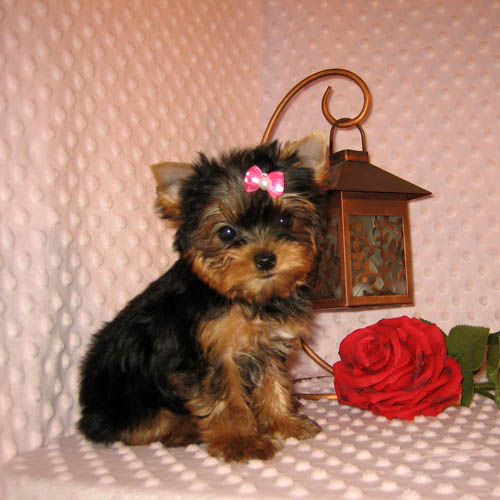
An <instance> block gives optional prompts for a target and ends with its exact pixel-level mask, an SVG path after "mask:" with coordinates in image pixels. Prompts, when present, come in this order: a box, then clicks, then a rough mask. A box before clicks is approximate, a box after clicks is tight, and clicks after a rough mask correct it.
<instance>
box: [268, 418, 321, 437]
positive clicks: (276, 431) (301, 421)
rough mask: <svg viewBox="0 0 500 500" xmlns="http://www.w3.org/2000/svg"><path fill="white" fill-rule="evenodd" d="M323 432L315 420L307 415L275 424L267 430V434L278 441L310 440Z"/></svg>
mask: <svg viewBox="0 0 500 500" xmlns="http://www.w3.org/2000/svg"><path fill="white" fill-rule="evenodd" d="M318 432H321V426H320V425H318V424H317V423H316V422H315V421H314V420H311V419H310V418H308V417H306V416H305V415H294V416H293V417H290V418H287V419H286V420H281V421H279V422H275V424H274V425H273V426H272V427H270V428H269V429H267V433H268V434H270V435H272V436H273V437H276V438H278V439H286V438H291V437H294V438H296V439H310V438H313V437H314V436H316V434H318Z"/></svg>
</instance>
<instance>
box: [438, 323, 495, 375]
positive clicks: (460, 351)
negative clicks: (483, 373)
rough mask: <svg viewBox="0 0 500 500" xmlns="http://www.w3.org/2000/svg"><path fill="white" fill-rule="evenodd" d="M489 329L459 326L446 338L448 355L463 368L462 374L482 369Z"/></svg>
mask: <svg viewBox="0 0 500 500" xmlns="http://www.w3.org/2000/svg"><path fill="white" fill-rule="evenodd" d="M489 333H490V329H489V328H484V327H481V326H468V325H458V326H455V327H453V328H452V329H451V330H450V333H449V335H448V336H447V337H446V346H447V348H448V354H449V355H450V356H452V357H453V358H455V359H456V360H457V361H458V362H459V363H460V365H461V366H462V372H466V371H470V372H476V371H478V370H479V369H480V368H481V365H482V363H483V360H484V354H485V352H486V344H487V342H488V335H489Z"/></svg>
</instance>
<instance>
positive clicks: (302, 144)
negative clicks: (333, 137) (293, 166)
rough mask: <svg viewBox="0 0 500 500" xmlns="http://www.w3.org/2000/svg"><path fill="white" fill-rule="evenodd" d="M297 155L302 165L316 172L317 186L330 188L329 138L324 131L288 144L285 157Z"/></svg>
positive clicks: (284, 150)
mask: <svg viewBox="0 0 500 500" xmlns="http://www.w3.org/2000/svg"><path fill="white" fill-rule="evenodd" d="M293 153H296V154H297V156H298V157H299V162H300V165H303V166H305V167H309V168H312V169H313V170H314V180H315V182H316V184H318V185H320V186H322V187H323V188H325V189H326V188H328V179H329V167H330V166H329V161H328V138H327V135H326V132H325V131H324V130H317V131H315V132H312V133H311V134H309V135H306V136H305V137H303V138H302V139H300V140H298V141H294V142H289V143H286V144H285V146H284V148H283V153H282V156H283V157H287V156H290V155H291V154H293Z"/></svg>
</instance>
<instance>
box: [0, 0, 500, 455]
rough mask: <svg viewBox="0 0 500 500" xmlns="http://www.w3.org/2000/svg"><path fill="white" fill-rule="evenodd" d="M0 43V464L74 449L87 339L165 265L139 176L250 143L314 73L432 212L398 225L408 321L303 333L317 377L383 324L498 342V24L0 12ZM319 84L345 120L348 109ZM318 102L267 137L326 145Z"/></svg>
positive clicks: (21, 0)
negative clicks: (418, 321)
mask: <svg viewBox="0 0 500 500" xmlns="http://www.w3.org/2000/svg"><path fill="white" fill-rule="evenodd" d="M0 23H1V24H0V26H1V30H0V36H1V40H2V43H1V46H0V65H1V68H2V72H1V80H2V84H1V86H0V111H1V113H2V127H1V137H0V162H1V163H0V164H1V169H2V170H1V172H2V175H1V178H0V214H1V215H0V217H1V227H0V229H1V234H0V249H1V257H0V269H1V296H0V318H1V325H2V327H1V336H0V380H1V382H0V462H2V463H3V462H5V461H7V460H8V459H10V458H12V457H13V456H15V455H16V454H19V453H22V452H25V451H27V450H30V449H34V448H36V447H38V446H40V445H42V444H44V443H47V442H48V441H49V440H51V439H52V438H55V437H57V436H65V435H69V434H72V433H74V423H75V421H76V419H77V416H78V404H77V398H76V393H77V378H78V377H77V368H78V362H79V359H80V358H81V356H82V354H83V352H84V349H85V346H86V344H87V342H88V340H89V338H90V335H91V334H92V333H93V332H94V331H95V330H96V329H98V328H99V326H100V325H101V324H102V322H103V321H106V320H110V319H111V318H112V317H113V315H114V314H115V313H116V312H117V311H118V310H119V309H120V308H121V307H122V306H123V305H124V304H125V303H126V302H127V300H128V299H130V298H131V297H132V296H133V295H134V294H136V293H138V292H139V291H141V290H142V289H143V288H144V287H145V286H146V285H147V284H148V283H149V282H150V281H151V280H153V279H154V278H155V277H157V276H158V275H159V274H161V273H162V272H164V271H165V270H166V269H167V268H168V267H169V266H170V265H171V264H172V263H173V261H174V260H175V254H174V253H173V251H172V250H171V244H172V232H171V230H170V229H168V228H166V226H165V224H164V223H163V222H162V221H160V220H159V219H158V218H157V216H156V215H155V213H154V210H153V208H152V205H153V199H154V190H155V188H154V184H153V181H152V178H151V175H150V172H149V169H148V165H149V164H151V163H154V162H157V161H161V160H167V159H168V160H174V161H187V160H190V159H192V158H193V157H194V156H195V155H196V153H197V152H198V151H204V152H207V153H208V154H215V153H217V152H219V151H222V150H224V149H227V148H232V147H235V146H241V145H253V144H255V143H257V142H258V141H259V140H260V137H261V135H262V132H263V130H264V128H265V126H266V124H267V120H268V118H269V117H270V115H271V113H272V111H273V110H274V108H275V106H276V104H277V103H278V102H279V100H280V99H281V97H282V96H283V95H284V93H285V92H286V91H287V90H288V89H289V88H290V87H291V86H292V85H294V84H295V83H296V82H298V81H299V80H301V79H302V78H304V77H305V76H307V75H308V74H310V73H313V72H315V71H318V70H321V69H325V68H332V67H342V68H346V69H349V70H351V71H354V72H355V73H357V74H359V75H360V76H361V77H362V78H363V79H364V80H365V81H366V82H367V84H368V86H369V87H370V89H371V91H372V94H373V102H374V105H373V110H372V112H371V115H370V117H369V119H368V120H367V121H366V123H365V126H364V128H365V131H366V134H367V137H368V150H369V152H370V158H371V161H372V163H374V164H376V165H379V166H382V167H383V168H385V169H387V170H389V171H390V172H392V173H394V174H396V175H399V176H401V177H403V178H405V179H407V180H409V181H411V182H414V183H416V184H418V185H420V186H422V187H425V188H427V189H429V190H430V191H432V192H433V193H434V195H433V197H432V198H430V199H425V200H422V201H417V202H412V204H411V211H410V212H411V225H412V247H413V255H414V274H415V289H416V301H415V306H412V307H404V308H385V309H376V310H367V309H366V310H353V311H349V312H335V313H322V314H319V315H318V316H317V328H316V331H315V332H314V333H313V336H312V339H311V343H312V345H313V346H314V348H315V349H316V350H317V351H318V352H320V353H321V354H322V356H323V357H324V358H326V359H328V360H330V361H332V362H333V361H335V360H336V359H337V351H338V346H339V343H340V341H341V339H342V338H343V336H345V335H346V334H348V333H349V332H350V331H352V330H354V329H356V328H359V327H361V326H363V325H367V324H370V323H373V322H375V321H377V320H378V319H380V318H382V317H384V316H396V315H401V314H409V315H415V316H422V317H425V318H427V319H429V320H433V321H435V322H437V323H438V324H439V325H440V326H441V327H442V328H443V329H445V330H446V329H449V328H450V327H451V326H453V325H454V324H457V323H472V324H479V325H486V326H491V327H492V328H495V327H496V329H498V327H499V324H500V305H499V304H500V273H499V267H500V251H499V248H498V243H499V240H500V238H499V227H500V221H499V215H498V206H499V194H500V188H499V186H498V174H499V169H498V157H499V152H500V151H499V146H498V131H499V127H498V122H499V114H498V106H497V104H498V100H499V95H500V85H499V81H500V78H499V77H500V69H499V46H500V43H499V42H500V2H498V1H491V0H478V1H474V2H472V1H462V0H442V1H439V2H435V1H431V0H424V1H416V0H415V1H412V0H398V1H394V2H384V1H382V0H369V1H364V0H346V1H319V0H307V1H306V0H298V1H294V2H288V1H286V0H250V1H248V0H245V1H243V0H241V1H217V0H205V1H201V0H198V1H197V0H183V1H182V2H181V1H168V0H163V1H153V0H132V1H127V2H125V1H122V2H120V1H113V0H102V1H100V2H96V1H84V0H67V1H66V0H4V1H3V2H2V5H1V6H0ZM329 83H330V84H331V85H332V86H333V87H334V96H333V98H332V100H331V105H330V108H331V111H332V113H333V114H334V115H335V116H338V117H340V116H353V115H355V114H357V112H358V111H359V109H360V106H361V93H360V91H359V89H358V88H357V87H356V86H355V85H354V84H352V83H349V82H347V81H344V80H342V79H335V80H334V81H331V82H329ZM325 86H326V83H324V84H317V85H315V86H314V87H311V88H310V89H309V90H307V91H306V92H303V93H302V94H301V95H300V96H299V97H298V98H297V99H296V100H295V101H294V103H293V104H292V105H291V106H290V108H289V109H288V111H287V113H286V115H285V117H284V118H283V120H282V121H281V122H280V124H279V127H278V129H277V130H276V133H275V137H277V138H280V139H294V138H298V137H300V136H302V135H304V134H306V133H308V132H309V131H310V130H312V129H317V128H325V129H326V128H327V127H326V125H327V124H326V122H325V121H324V119H323V117H322V115H321V113H320V106H319V103H320V99H321V96H322V94H323V92H324V90H325ZM344 145H347V146H349V147H353V148H356V147H358V145H359V139H358V137H357V136H356V133H355V132H351V133H350V134H348V133H346V132H343V133H341V134H339V137H338V146H339V147H343V146H344ZM293 370H294V373H295V374H297V375H310V374H315V373H318V368H316V367H315V366H313V365H312V364H311V362H310V361H309V360H308V359H306V358H305V356H304V355H300V356H299V357H298V359H297V360H296V362H295V364H294V366H293Z"/></svg>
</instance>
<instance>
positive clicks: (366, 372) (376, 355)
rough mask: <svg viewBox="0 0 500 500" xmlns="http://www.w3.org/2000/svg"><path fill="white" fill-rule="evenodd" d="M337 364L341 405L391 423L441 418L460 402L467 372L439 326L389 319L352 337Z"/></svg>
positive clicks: (335, 373) (415, 321) (349, 336)
mask: <svg viewBox="0 0 500 500" xmlns="http://www.w3.org/2000/svg"><path fill="white" fill-rule="evenodd" d="M339 354H340V361H338V362H337V363H335V364H334V365H333V374H334V377H335V390H336V392H337V397H338V400H339V402H340V403H342V404H347V405H351V406H357V407H359V408H362V409H365V410H371V411H372V412H373V413H375V414H377V415H384V416H385V417H387V418H390V419H392V418H394V417H399V418H406V419H409V420H413V418H414V417H415V416H416V415H428V416H435V415H437V414H438V413H440V412H441V411H442V410H444V409H445V408H446V407H448V406H452V405H457V404H459V402H460V397H461V392H462V387H461V382H462V371H461V368H460V364H459V363H458V361H456V360H455V359H453V358H451V357H450V356H448V355H447V350H446V343H445V339H444V335H443V333H442V332H441V330H439V328H438V327H437V326H436V325H430V324H427V323H424V322H423V321H420V320H418V319H416V318H408V317H407V316H402V317H400V318H393V319H383V320H381V321H379V322H378V323H376V324H375V325H371V326H369V327H367V328H361V329H359V330H356V331H354V332H353V333H351V334H350V335H348V336H347V337H346V338H345V339H344V340H343V341H342V343H341V344H340V350H339Z"/></svg>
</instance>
